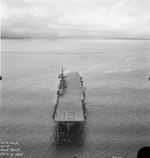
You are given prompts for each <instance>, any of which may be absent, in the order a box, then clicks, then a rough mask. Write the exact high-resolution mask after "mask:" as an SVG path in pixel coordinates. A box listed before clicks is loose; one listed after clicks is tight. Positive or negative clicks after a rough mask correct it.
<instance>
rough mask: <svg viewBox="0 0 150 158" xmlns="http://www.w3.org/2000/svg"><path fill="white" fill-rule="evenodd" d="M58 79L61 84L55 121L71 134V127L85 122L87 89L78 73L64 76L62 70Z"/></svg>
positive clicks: (54, 115)
mask: <svg viewBox="0 0 150 158" xmlns="http://www.w3.org/2000/svg"><path fill="white" fill-rule="evenodd" d="M58 78H60V84H59V87H58V91H57V101H56V104H55V107H54V113H53V119H54V121H55V122H57V123H61V124H63V125H65V126H66V127H67V131H68V132H69V131H70V128H71V126H73V125H74V124H75V123H77V122H84V120H85V118H86V113H85V88H84V87H83V81H82V77H81V76H80V75H79V73H78V72H69V73H67V74H65V75H64V73H63V69H62V72H61V74H59V76H58Z"/></svg>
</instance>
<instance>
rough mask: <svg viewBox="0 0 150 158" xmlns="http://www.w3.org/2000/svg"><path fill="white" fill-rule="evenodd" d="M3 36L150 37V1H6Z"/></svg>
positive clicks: (3, 12) (3, 8)
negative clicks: (117, 35)
mask: <svg viewBox="0 0 150 158" xmlns="http://www.w3.org/2000/svg"><path fill="white" fill-rule="evenodd" d="M1 3H2V5H1V9H2V12H1V13H2V15H1V16H2V17H1V19H2V33H3V35H5V34H6V35H8V34H16V35H24V36H32V37H37V36H38V37H55V36H56V37H61V36H62V37H63V36H70V37H71V36H88V35H89V36H92V35H93V36H99V37H101V36H105V35H107V36H108V35H109V34H110V35H114V36H115V35H116V34H121V35H127V34H128V35H129V36H130V35H131V36H132V35H133V36H135V35H140V36H147V37H150V36H149V35H150V0H2V2H1Z"/></svg>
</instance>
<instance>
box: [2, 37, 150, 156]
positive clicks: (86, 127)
mask: <svg viewBox="0 0 150 158" xmlns="http://www.w3.org/2000/svg"><path fill="white" fill-rule="evenodd" d="M149 46H150V41H146V40H143V41H142V40H2V75H3V81H1V87H2V91H1V96H2V106H1V110H0V112H1V113H0V141H1V144H2V143H7V141H8V143H9V151H8V153H9V156H8V157H10V154H14V155H13V156H12V157H15V154H16V153H20V154H22V156H21V155H20V156H18V157H24V158H73V157H77V158H113V157H115V156H116V157H121V158H136V154H137V151H138V149H139V148H141V147H143V146H148V145H150V82H149V81H148V78H149V76H150V47H149ZM62 67H63V68H64V71H65V72H70V71H78V72H79V73H80V74H81V76H82V77H83V80H84V86H85V87H86V108H87V115H88V116H87V120H86V122H85V123H84V124H82V125H81V124H79V125H77V126H76V127H75V129H72V132H71V133H70V135H67V134H66V133H64V134H62V132H61V131H58V130H57V125H56V124H55V123H54V122H53V120H52V112H53V107H54V103H55V94H56V90H57V86H58V81H59V80H58V78H57V77H58V73H59V72H60V70H61V68H62ZM15 142H16V144H13V143H15ZM10 149H20V150H19V151H11V150H10ZM0 151H1V153H2V146H1V150H0ZM3 153H4V152H3ZM6 157H7V156H6Z"/></svg>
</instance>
